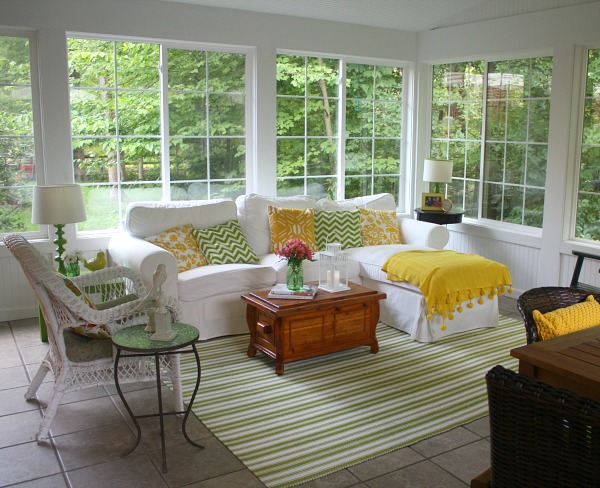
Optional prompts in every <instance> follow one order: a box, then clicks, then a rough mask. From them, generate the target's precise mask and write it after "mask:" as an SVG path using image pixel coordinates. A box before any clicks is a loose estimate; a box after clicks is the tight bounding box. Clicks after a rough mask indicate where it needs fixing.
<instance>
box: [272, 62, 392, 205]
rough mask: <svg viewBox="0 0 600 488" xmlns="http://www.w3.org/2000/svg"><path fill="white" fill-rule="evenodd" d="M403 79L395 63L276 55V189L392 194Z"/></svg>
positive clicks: (350, 194)
mask: <svg viewBox="0 0 600 488" xmlns="http://www.w3.org/2000/svg"><path fill="white" fill-rule="evenodd" d="M341 80H345V83H341ZM402 83H403V78H402V68H398V67H391V66H378V65H373V64H360V63H346V62H345V61H343V60H340V59H329V58H322V57H310V56H301V55H288V54H280V55H278V56H277V192H278V194H280V195H282V194H299V193H304V194H309V195H314V196H316V197H326V196H327V197H330V198H336V197H346V198H351V197H355V196H359V195H371V194H374V193H380V192H389V193H392V194H393V195H394V198H395V199H396V201H398V197H399V189H400V174H401V171H400V170H401V160H402V159H401V154H402V147H401V142H402V138H401V134H402V115H403V113H402V86H403V84H402ZM342 114H344V115H345V117H344V116H342ZM341 133H342V134H345V137H344V139H343V144H341V143H340V134H341Z"/></svg>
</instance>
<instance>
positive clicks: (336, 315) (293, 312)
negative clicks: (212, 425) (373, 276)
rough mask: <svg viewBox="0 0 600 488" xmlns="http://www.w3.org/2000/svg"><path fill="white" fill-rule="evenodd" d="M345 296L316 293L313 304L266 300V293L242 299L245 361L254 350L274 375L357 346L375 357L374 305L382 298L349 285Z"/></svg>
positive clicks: (379, 294)
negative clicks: (287, 367) (291, 365)
mask: <svg viewBox="0 0 600 488" xmlns="http://www.w3.org/2000/svg"><path fill="white" fill-rule="evenodd" d="M349 286H350V290H348V291H342V292H338V293H328V292H326V291H323V290H319V291H318V292H317V294H316V295H315V297H314V298H313V299H312V300H277V299H272V298H267V295H268V294H269V290H260V291H253V292H250V293H246V294H244V295H242V300H244V301H245V302H246V304H247V308H246V320H247V321H248V328H249V329H250V344H249V345H248V356H250V357H254V356H255V355H256V350H257V349H258V350H260V351H262V352H263V353H265V354H266V355H267V356H270V357H272V358H275V372H276V373H277V374H283V365H284V364H285V363H289V362H291V361H297V360H299V359H306V358H311V357H314V356H321V355H323V354H329V353H332V352H338V351H342V350H344V349H351V348H354V347H358V346H370V352H371V353H373V354H374V353H376V352H377V351H379V345H378V343H377V337H376V327H377V322H378V321H379V300H383V299H384V298H385V297H386V294H385V293H380V292H378V291H376V290H371V289H370V288H367V287H365V286H360V285H356V284H354V283H349Z"/></svg>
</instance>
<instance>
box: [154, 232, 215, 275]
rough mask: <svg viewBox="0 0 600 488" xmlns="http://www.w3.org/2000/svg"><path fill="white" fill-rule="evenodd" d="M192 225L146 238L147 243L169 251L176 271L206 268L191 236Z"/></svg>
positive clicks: (196, 243) (203, 258)
mask: <svg viewBox="0 0 600 488" xmlns="http://www.w3.org/2000/svg"><path fill="white" fill-rule="evenodd" d="M192 229H193V227H192V224H185V225H179V226H177V227H172V228H171V229H167V230H165V231H164V232H161V233H160V234H156V235H153V236H149V237H147V238H146V240H147V241H148V242H151V243H152V244H155V245H156V246H158V247H160V248H162V249H165V250H167V251H169V252H170V253H171V254H173V256H175V259H176V260H177V271H178V272H179V273H181V272H182V271H187V270H188V269H192V268H197V267H199V266H206V265H207V264H208V261H207V260H206V258H205V257H204V254H202V252H200V248H199V247H198V241H196V239H194V236H193V235H192Z"/></svg>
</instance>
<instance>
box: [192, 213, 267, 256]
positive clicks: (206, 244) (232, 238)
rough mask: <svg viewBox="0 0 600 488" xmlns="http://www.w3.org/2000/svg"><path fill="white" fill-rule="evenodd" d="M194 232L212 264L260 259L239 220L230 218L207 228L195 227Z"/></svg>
mask: <svg viewBox="0 0 600 488" xmlns="http://www.w3.org/2000/svg"><path fill="white" fill-rule="evenodd" d="M192 234H193V235H194V238H195V239H196V240H197V241H198V245H199V246H200V249H201V251H202V253H203V254H204V255H205V256H206V259H207V260H208V262H209V263H210V264H231V263H256V262H257V261H258V257H257V256H256V254H254V251H253V250H252V248H251V247H250V245H249V244H248V241H247V240H246V236H245V235H244V233H243V232H242V228H241V227H240V224H239V223H238V221H237V220H230V221H229V222H226V223H224V224H220V225H215V226H214V227H209V228H207V229H194V230H193V231H192Z"/></svg>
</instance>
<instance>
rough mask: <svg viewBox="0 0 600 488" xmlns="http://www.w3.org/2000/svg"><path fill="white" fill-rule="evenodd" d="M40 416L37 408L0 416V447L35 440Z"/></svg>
mask: <svg viewBox="0 0 600 488" xmlns="http://www.w3.org/2000/svg"><path fill="white" fill-rule="evenodd" d="M41 420H42V417H41V415H40V412H39V411H38V410H31V411H29V412H21V413H15V414H12V415H6V416H4V417H0V432H2V435H1V436H0V447H7V446H14V445H16V444H23V443H24V442H33V441H35V434H36V433H37V431H38V427H39V425H40V422H41Z"/></svg>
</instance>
